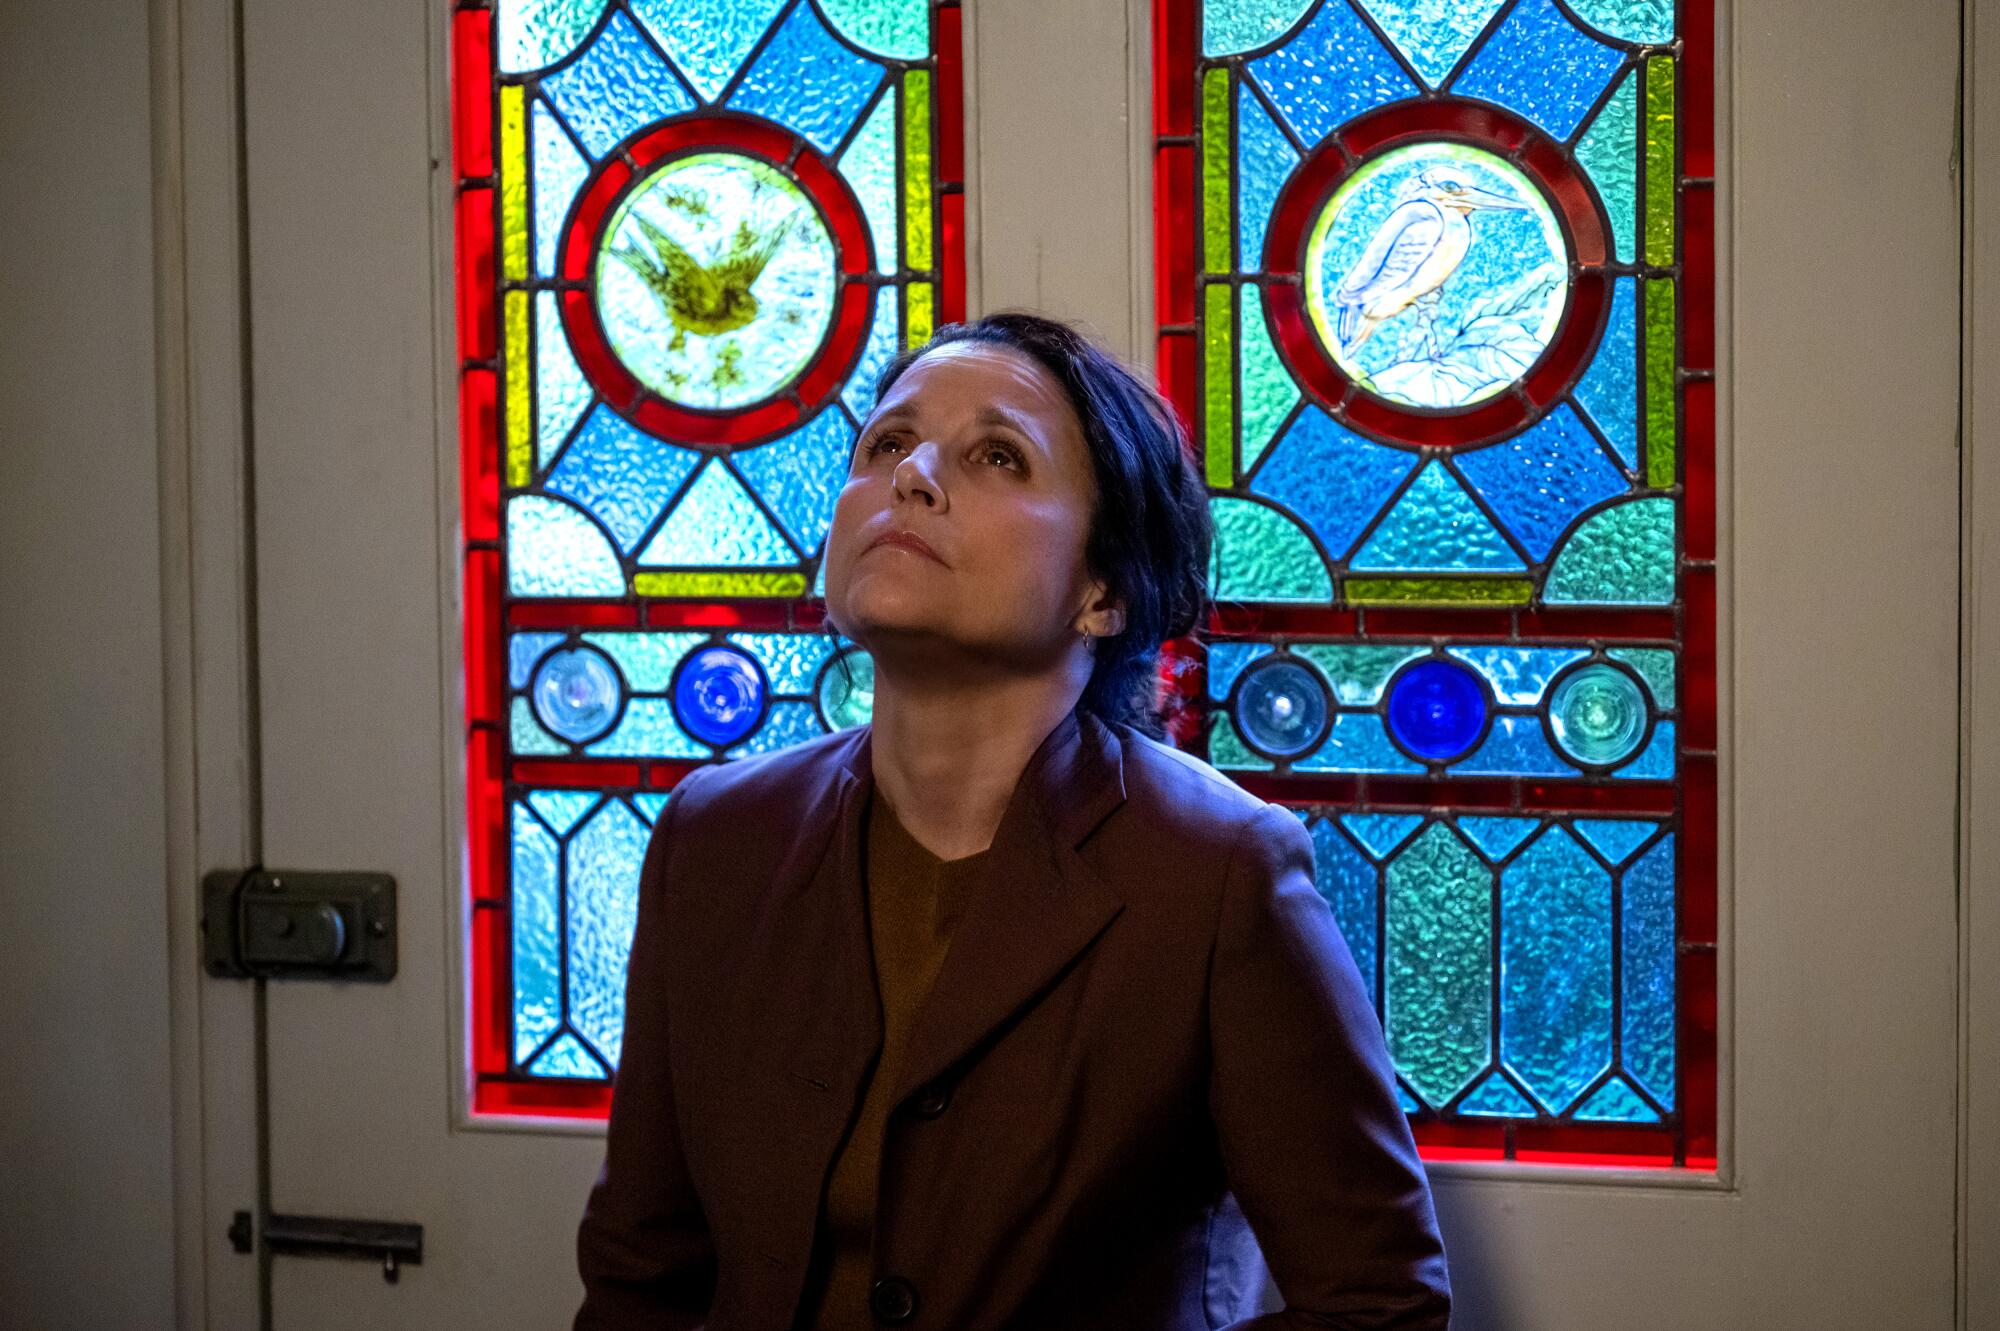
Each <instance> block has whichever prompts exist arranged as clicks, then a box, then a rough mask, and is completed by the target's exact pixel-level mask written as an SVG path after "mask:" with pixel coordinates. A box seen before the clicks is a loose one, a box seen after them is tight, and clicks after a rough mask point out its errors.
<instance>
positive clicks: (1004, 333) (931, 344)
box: [875, 310, 1214, 739]
mask: <svg viewBox="0 0 2000 1331" xmlns="http://www.w3.org/2000/svg"><path fill="white" fill-rule="evenodd" d="M953 342H985V343H992V344H996V345H999V346H1005V347H1011V348H1013V349H1014V350H1015V351H1018V352H1020V353H1022V354H1023V355H1026V356H1027V357H1029V358H1030V359H1031V360H1033V361H1035V362H1036V363H1037V364H1039V365H1040V366H1041V367H1042V368H1043V369H1045V370H1047V371H1048V372H1049V373H1050V374H1052V375H1054V376H1055V379H1056V382H1057V383H1059V384H1061V385H1062V387H1063V391H1064V393H1066V394H1067V395H1068V397H1069V403H1070V406H1071V407H1072V408H1073V409H1074V410H1075V411H1076V416H1077V419H1078V420H1079V421H1081V422H1082V424H1083V437H1084V441H1085V443H1087V444H1088V445H1089V447H1090V459H1091V465H1092V468H1093V470H1094V471H1095V473H1096V476H1097V509H1096V512H1095V513H1093V514H1092V516H1091V523H1090V535H1089V538H1088V540H1087V541H1086V543H1085V546H1084V558H1085V561H1086V563H1087V564H1088V565H1089V567H1090V570H1091V572H1092V573H1093V574H1094V575H1095V576H1097V577H1100V578H1102V579H1104V581H1105V582H1106V583H1107V584H1108V585H1109V587H1110V589H1111V591H1112V593H1113V594H1114V595H1116V596H1119V597H1121V598H1123V600H1124V603H1125V626H1124V628H1123V630H1122V631H1120V632H1119V633H1117V634H1115V635H1112V636H1110V637H1104V638H1099V639H1098V640H1097V663H1096V666H1095V667H1094V668H1093V669H1092V671H1091V674H1090V682H1089V683H1088V684H1086V685H1085V686H1084V690H1083V696H1082V697H1081V698H1079V699H1078V700H1077V706H1078V707H1079V708H1081V709H1083V710H1085V711H1088V712H1092V713H1094V714H1095V715H1096V716H1097V717H1098V718H1099V719H1101V720H1104V721H1122V722H1124V723H1125V724H1126V725H1129V726H1133V727H1135V728H1136V729H1138V730H1140V731H1142V732H1144V733H1145V734H1148V735H1151V736H1152V737H1153V738H1155V739H1160V738H1163V737H1164V735H1165V726H1164V724H1163V722H1164V720H1165V719H1166V718H1167V717H1168V716H1170V715H1171V714H1173V713H1174V712H1175V711H1177V710H1178V708H1177V706H1176V704H1177V703H1178V698H1177V696H1174V695H1169V696H1168V698H1167V700H1166V702H1165V705H1164V706H1163V705H1162V700H1161V696H1160V688H1159V658H1160V644H1161V643H1163V642H1165V641H1166V640H1167V639H1170V638H1178V637H1182V636H1184V635H1185V634H1187V633H1190V632H1192V631H1193V629H1194V627H1195V626H1196V625H1197V624H1198V623H1199V622H1200V621H1201V619H1202V617H1203V615H1204V614H1205V613H1206V612H1207V609H1208V560H1209V549H1210V546H1211V544H1212V543H1213V541H1214V525H1213V523H1212V522H1211V520H1210V518H1209V513H1208V490H1207V487H1206V485H1205V484H1204V482H1203V479H1202V474H1201V472H1200V470H1199V469H1198V468H1197V467H1196V465H1195V462H1194V459H1193V456H1192V451H1191V447H1190V445H1189V443H1188V436H1187V431H1186V430H1185V429H1183V428H1182V426H1181V424H1180V420H1179V418H1178V417H1176V416H1175V414H1174V411H1173V408H1172V407H1170V406H1168V405H1167V402H1166V400H1165V399H1164V398H1162V397H1161V396H1160V394H1159V392H1158V391H1157V390H1156V389H1154V388H1153V386H1152V385H1151V384H1149V383H1147V382H1146V380H1145V379H1144V378H1143V377H1141V376H1140V375H1138V374H1135V373H1134V372H1133V371H1132V370H1131V369H1130V368H1128V367H1127V366H1126V365H1125V364H1124V363H1123V362H1121V361H1120V360H1118V358H1117V357H1115V356H1113V355H1112V354H1111V353H1110V352H1108V351H1106V350H1104V349H1103V348H1102V347H1100V346H1098V345H1097V344H1096V343H1095V342H1093V341H1092V340H1091V339H1090V338H1088V337H1087V336H1085V335H1084V334H1083V333H1081V332H1079V331H1078V330H1076V329H1074V328H1072V327H1070V326H1069V325H1068V324H1064V323H1061V322H1059V321H1057V320H1054V319H1049V318H1045V317H1044V316H1042V315H1039V314H1030V313H1027V312H1026V311H1011V310H1010V311H1004V312H1001V313H998V314H989V315H987V316H985V317H984V318H982V319H978V320H975V321H973V322H971V323H949V324H945V325H944V326H943V327H941V328H939V329H938V330H937V331H936V332H934V333H933V334H932V335H931V338H930V340H929V341H928V342H925V343H924V344H922V345H921V346H916V347H911V348H909V349H908V350H906V351H903V352H901V353H899V354H898V355H897V356H896V357H895V358H894V359H893V360H891V361H890V362H889V363H888V365H887V366H885V367H884V368H883V370H882V373H881V375H880V376H879V377H878V378H877V379H876V381H875V399H876V401H878V402H879V401H881V399H882V395H883V394H885V393H887V392H888V391H889V388H890V386H891V385H893V384H894V383H895V382H896V380H898V379H899V378H901V377H902V375H903V372H904V371H905V370H907V369H909V368H910V366H912V365H914V364H915V363H916V362H917V361H918V359H920V358H921V357H922V356H923V355H924V353H925V352H927V351H931V350H933V349H935V348H937V347H941V346H946V345H949V344H951V343H953Z"/></svg>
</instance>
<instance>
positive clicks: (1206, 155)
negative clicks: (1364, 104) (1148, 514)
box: [1201, 69, 1230, 484]
mask: <svg viewBox="0 0 2000 1331" xmlns="http://www.w3.org/2000/svg"><path fill="white" fill-rule="evenodd" d="M1229 196H1230V189H1229V71H1228V70H1226V69H1211V70H1209V71H1208V72H1207V73H1206V74H1204V75H1202V78H1201V234H1202V257H1203V261H1204V263H1205V264H1206V265H1207V267H1208V271H1209V272H1211V273H1226V272H1228V271H1229V254H1230V248H1229V238H1230V225H1229V222H1230V219H1229ZM1211 289H1212V288H1211ZM1211 322H1213V319H1212V318H1211ZM1224 484H1227V482H1224Z"/></svg>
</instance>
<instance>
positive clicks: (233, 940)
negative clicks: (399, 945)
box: [201, 869, 396, 981]
mask: <svg viewBox="0 0 2000 1331" xmlns="http://www.w3.org/2000/svg"><path fill="white" fill-rule="evenodd" d="M201 897H202V901H201V905H202V909H201V938H202V944H201V948H202V963H203V965H204V966H206V968H207V970H208V973H209V974H210V975H214V976H218V977H221V978H227V979H239V980H247V979H252V978H261V979H270V980H289V979H322V980H377V981H380V980H388V979H391V978H393V977H394V976H395V974H396V880H395V879H394V878H392V877H390V876H389V875H388V874H386V873H328V872H322V871H317V870H275V869H250V870H247V871H246V870H231V869H217V870H215V871H213V872H211V873H209V874H207V875H206V876H204V877H203V879H202V883H201Z"/></svg>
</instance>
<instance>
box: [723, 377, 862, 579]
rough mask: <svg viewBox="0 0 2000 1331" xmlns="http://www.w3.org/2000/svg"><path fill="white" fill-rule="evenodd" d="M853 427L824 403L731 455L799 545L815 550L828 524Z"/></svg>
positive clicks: (842, 480) (844, 477)
mask: <svg viewBox="0 0 2000 1331" xmlns="http://www.w3.org/2000/svg"><path fill="white" fill-rule="evenodd" d="M853 450H854V428H853V427H852V426H851V425H849V424H848V422H847V415H846V413H844V412H843V411H841V410H840V408H838V407H828V408H826V409H825V410H824V411H822V412H820V413H819V415H817V416H815V417H813V418H812V419H811V420H809V421H807V422H806V423H805V424H804V425H802V426H800V427H799V428H798V429H796V430H794V431H792V432H791V433H790V434H788V435H785V436H784V437H782V438H779V439H774V440H773V441H771V442H770V443H768V444H764V445H762V446H761V447H758V448H752V449H748V450H746V451H744V452H740V453H737V454H736V455H735V456H734V458H733V459H732V460H733V461H734V462H735V463H736V469H737V470H738V471H740V472H742V473H743V477H744V479H745V480H747V481H749V482H750V484H751V485H752V486H753V487H755V489H756V491H757V493H758V494H760V495H762V496H763V498H764V502H765V503H767V504H769V505H770V506H771V509H772V511H773V512H775V513H776V514H777V515H778V521H780V522H782V523H784V524H785V530H786V531H788V532H790V533H791V536H792V539H793V540H794V541H795V542H797V544H798V547H799V549H801V550H808V551H814V550H818V549H819V547H820V542H822V541H824V540H825V539H826V533H827V530H828V528H830V527H832V525H833V504H834V501H835V500H836V499H838V498H839V497H840V488H841V486H843V485H845V484H847V463H848V459H849V457H850V455H851V454H852V453H853Z"/></svg>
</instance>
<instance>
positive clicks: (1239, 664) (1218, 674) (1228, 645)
mask: <svg viewBox="0 0 2000 1331" xmlns="http://www.w3.org/2000/svg"><path fill="white" fill-rule="evenodd" d="M1270 653H1271V644H1270V643H1268V642H1212V643H1210V644H1208V696H1209V697H1210V698H1213V699H1214V700H1215V701H1216V702H1221V701H1222V700H1223V699H1224V698H1227V697H1228V696H1229V690H1230V688H1231V687H1232V686H1233V685H1234V684H1235V683H1236V677H1237V676H1238V675H1240V674H1242V673H1243V667H1244V666H1247V665H1249V664H1250V663H1251V662H1252V661H1254V660H1256V659H1257V658H1258V657H1260V656H1268V655H1270Z"/></svg>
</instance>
